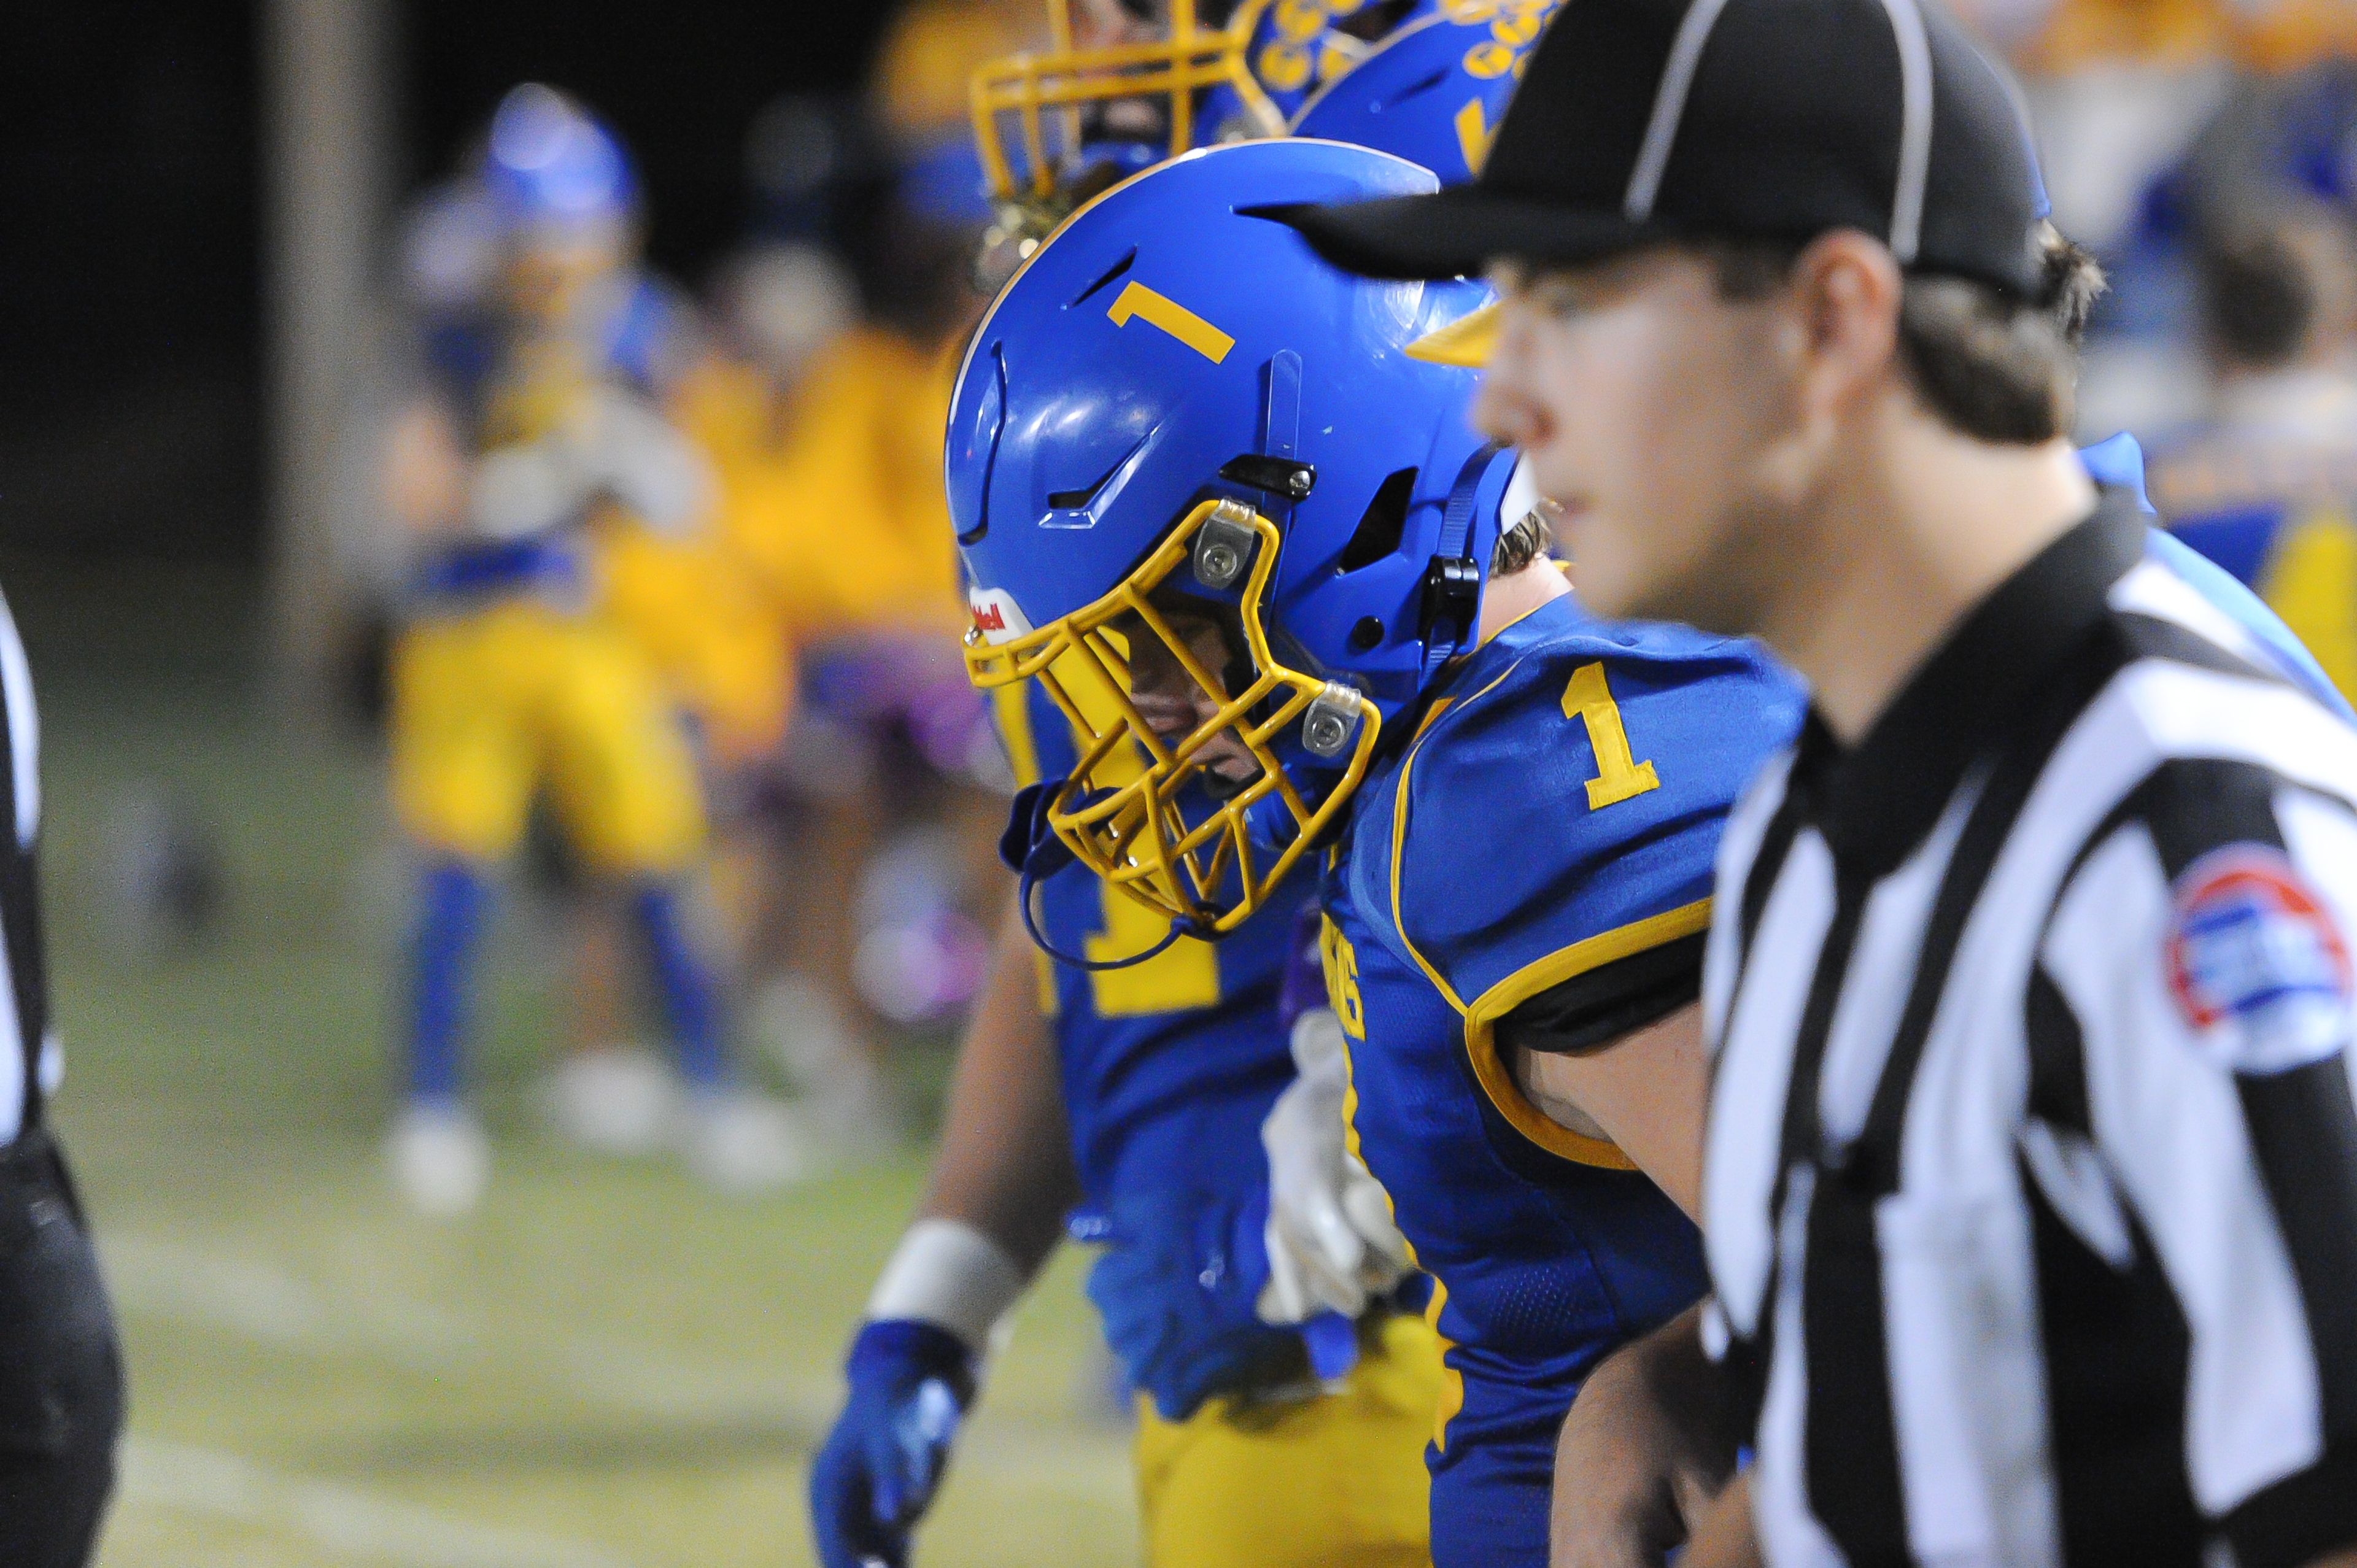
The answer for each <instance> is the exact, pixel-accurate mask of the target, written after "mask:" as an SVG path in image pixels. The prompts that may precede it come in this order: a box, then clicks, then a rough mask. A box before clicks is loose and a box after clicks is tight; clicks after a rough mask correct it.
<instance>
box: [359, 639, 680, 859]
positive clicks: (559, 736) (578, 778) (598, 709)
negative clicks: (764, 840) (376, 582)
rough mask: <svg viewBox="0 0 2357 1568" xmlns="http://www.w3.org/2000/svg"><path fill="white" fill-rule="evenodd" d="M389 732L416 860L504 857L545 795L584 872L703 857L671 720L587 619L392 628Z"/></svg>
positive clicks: (629, 659)
mask: <svg viewBox="0 0 2357 1568" xmlns="http://www.w3.org/2000/svg"><path fill="white" fill-rule="evenodd" d="M392 729H393V806H394V809H395V811H397V812H398V814H399V816H400V818H401V822H402V825H403V827H404V828H405V829H406V830H407V831H408V832H410V833H411V834H412V835H413V836H414V837H415V838H416V839H417V840H418V841H419V842H420V843H423V844H425V846H426V847H428V848H429V849H434V850H439V851H442V852H444V853H446V854H456V855H460V856H463V857H466V858H468V859H471V860H498V859H502V858H505V857H506V856H507V855H509V854H512V853H513V852H514V850H515V848H516V846H517V845H518V843H521V842H522V837H523V831H524V820H525V816H526V813H527V812H528V811H530V810H531V807H532V800H533V793H534V791H535V790H537V789H541V788H543V787H545V788H546V789H547V790H548V792H549V797H550V801H551V804H552V805H553V806H554V808H555V811H556V812H557V817H558V821H559V822H560V823H561V825H562V826H563V827H564V829H565V833H566V836H567V838H568V840H569V841H570V842H571V843H572V845H573V847H574V849H575V851H576V853H577V854H580V855H581V857H582V859H583V860H584V861H585V862H586V863H587V865H589V867H590V868H591V869H593V870H596V871H599V872H603V873H606V874H608V875H620V876H637V875H671V874H673V873H675V872H678V871H681V870H683V869H684V868H685V867H686V866H687V865H690V864H691V863H692V862H693V861H694V858H695V856H696V855H697V854H699V853H700V852H701V851H702V849H703V845H704V833H705V816H704V801H703V787H702V783H701V780H700V779H699V777H698V775H697V772H696V767H695V758H694V755H693V753H692V752H691V751H690V749H689V746H688V742H687V736H686V735H685V734H684V733H683V730H682V728H681V726H680V721H679V718H678V715H677V714H676V712H675V710H674V709H673V704H672V703H671V701H670V699H669V697H668V696H667V695H666V694H665V693H664V691H663V689H662V683H661V682H660V681H659V680H658V678H657V676H656V674H655V671H654V670H653V667H652V666H651V664H650V663H649V661H648V660H647V658H646V656H645V655H644V654H643V653H641V652H640V650H639V649H638V647H637V646H636V645H635V644H634V643H633V642H632V641H631V640H630V638H629V637H628V636H627V635H626V634H624V633H623V632H622V631H620V630H619V629H618V628H614V627H612V626H610V625H608V624H607V623H605V622H603V621H600V620H598V619H597V618H594V617H590V616H579V615H568V614H566V613H565V612H564V611H563V610H561V609H557V608H555V607H551V606H547V605H543V604H538V603H535V602H533V601H531V600H525V599H515V600H506V601H501V602H500V603H497V604H494V605H490V606H489V607H484V608H481V609H475V610H470V611H468V612H466V613H464V614H461V615H455V616H448V617H436V618H429V619H424V620H420V621H417V622H415V623H414V624H412V625H410V626H408V627H406V628H404V629H403V631H402V633H401V636H400V639H399V640H398V641H397V642H396V643H395V645H394V648H393V714H392Z"/></svg>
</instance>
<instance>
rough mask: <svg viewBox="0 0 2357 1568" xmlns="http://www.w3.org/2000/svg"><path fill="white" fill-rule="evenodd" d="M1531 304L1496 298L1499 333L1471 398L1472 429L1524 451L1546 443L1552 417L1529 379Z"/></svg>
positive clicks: (1509, 295) (1508, 298) (1550, 433)
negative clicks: (1477, 388) (1479, 382)
mask: <svg viewBox="0 0 2357 1568" xmlns="http://www.w3.org/2000/svg"><path fill="white" fill-rule="evenodd" d="M1530 310H1531V306H1530V305H1529V304H1528V303H1527V302H1525V301H1522V300H1519V299H1517V298H1516V297H1515V296H1514V295H1512V294H1511V293H1510V294H1508V295H1505V296H1504V297H1503V298H1501V300H1500V301H1499V302H1498V336H1497V341H1496V344H1495V346H1494V347H1493V348H1492V349H1491V351H1490V357H1489V359H1487V360H1484V361H1483V362H1482V366H1481V384H1480V388H1479V390H1477V391H1476V392H1475V393H1474V396H1473V409H1472V413H1471V418H1472V421H1473V428H1474V429H1476V430H1477V431H1479V432H1480V433H1481V435H1485V436H1487V437H1488V438H1489V439H1491V440H1492V441H1496V442H1500V443H1502V444H1503V445H1505V446H1514V447H1519V448H1521V449H1522V450H1523V451H1525V452H1527V451H1529V450H1531V449H1532V448H1534V447H1536V446H1544V445H1545V443H1546V440H1547V438H1548V437H1549V436H1550V435H1553V434H1554V432H1555V421H1554V420H1553V418H1552V417H1550V416H1549V414H1548V413H1547V410H1546V404H1545V403H1544V401H1543V400H1542V399H1541V398H1540V397H1539V396H1538V392H1537V389H1536V388H1535V387H1534V385H1533V384H1532V382H1531V376H1530V372H1531V356H1530V336H1531V335H1530Z"/></svg>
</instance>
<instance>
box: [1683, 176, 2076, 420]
mask: <svg viewBox="0 0 2357 1568" xmlns="http://www.w3.org/2000/svg"><path fill="white" fill-rule="evenodd" d="M2038 246H2039V252H2040V262H2041V263H2042V275H2041V277H2040V285H2039V290H2038V294H2037V295H2036V297H2035V298H2025V297H2023V296H2022V295H2018V294H2016V293H2013V292H2011V291H2009V290H2003V289H1999V288H1996V287H1994V286H1992V285H1988V284H1985V283H1981V282H1978V281H1976V280H1975V279H1972V278H1961V277H1952V276H1945V275H1941V274H1930V273H1910V274H1907V277H1906V280H1905V282H1904V284H1903V285H1902V286H1901V288H1900V295H1899V356H1900V363H1901V364H1903V365H1904V366H1905V367H1906V371H1907V380H1908V382H1909V384H1910V385H1911V386H1912V387H1913V388H1914V390H1915V395H1916V396H1917V397H1919V398H1921V400H1922V402H1923V403H1924V405H1925V406H1926V407H1928V408H1930V409H1931V411H1932V413H1935V414H1937V415H1938V416H1939V417H1940V419H1941V421H1942V422H1943V423H1944V424H1947V425H1948V426H1949V427H1950V428H1951V429H1953V430H1955V431H1957V432H1958V433H1959V434H1962V435H1969V436H1972V437H1973V438H1974V439H1975V440H1979V441H1988V442H1995V443H2002V444H2007V445H2022V446H2034V445H2036V444H2037V443H2039V442H2041V441H2050V440H2052V439H2053V438H2054V437H2055V436H2057V435H2062V434H2063V433H2064V432H2065V431H2067V430H2069V429H2070V427H2071V412H2072V411H2071V403H2072V392H2073V390H2074V389H2075V387H2076V384H2077V381H2078V369H2079V340H2080V338H2081V337H2082V336H2083V335H2084V333H2085V331H2086V328H2087V314H2088V312H2089V311H2090V310H2092V309H2093V307H2094V304H2095V299H2096V296H2097V295H2101V294H2102V293H2103V292H2104V269H2103V268H2102V267H2101V266H2100V265H2098V264H2097V263H2096V261H2095V258H2094V257H2093V256H2092V255H2090V254H2089V253H2088V252H2086V251H2085V250H2083V249H2082V248H2081V247H2080V246H2078V245H2077V244H2074V243H2073V242H2071V241H2070V240H2068V239H2066V238H2064V237H2063V235H2062V233H2061V231H2060V230H2058V229H2056V228H2055V227H2054V225H2052V224H2051V223H2045V224H2041V225H2040V228H2039V233H2038ZM1706 253H1707V254H1708V255H1709V257H1710V259H1711V261H1712V263H1713V266H1714V269H1715V270H1716V272H1717V280H1718V292H1719V295H1720V296H1721V297H1723V298H1726V299H1732V300H1749V299H1758V298H1760V297H1762V296H1764V295H1767V294H1769V293H1770V292H1771V291H1772V290H1774V289H1775V288H1777V287H1779V286H1780V285H1782V283H1783V282H1784V280H1785V278H1786V277H1787V276H1789V275H1790V274H1791V272H1792V263H1793V261H1794V260H1795V259H1796V258H1797V257H1798V256H1799V254H1800V252H1799V249H1798V248H1797V247H1794V246H1790V245H1783V244H1775V243H1764V244H1754V243H1719V244H1714V245H1711V246H1709V247H1707V248H1706Z"/></svg>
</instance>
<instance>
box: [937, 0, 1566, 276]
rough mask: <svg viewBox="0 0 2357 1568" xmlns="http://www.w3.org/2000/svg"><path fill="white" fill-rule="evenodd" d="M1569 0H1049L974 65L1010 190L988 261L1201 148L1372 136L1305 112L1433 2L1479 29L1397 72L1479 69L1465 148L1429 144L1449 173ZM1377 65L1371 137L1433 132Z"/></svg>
mask: <svg viewBox="0 0 2357 1568" xmlns="http://www.w3.org/2000/svg"><path fill="white" fill-rule="evenodd" d="M1557 3H1558V0H1048V35H1049V43H1048V46H1047V47H1046V48H1043V49H1037V50H1031V51H1027V52H1025V53H1021V54H1016V55H1010V56H1007V57H1006V58H1005V59H996V60H992V61H990V62H989V63H987V64H985V66H984V67H983V68H982V69H981V70H978V71H976V72H975V73H974V90H973V95H972V102H973V115H974V138H975V142H976V145H978V146H979V147H980V149H981V152H982V159H983V167H984V171H985V184H986V187H987V188H988V190H989V193H990V195H991V197H992V198H993V199H995V200H996V201H997V202H998V203H999V204H1000V219H999V223H998V226H997V228H996V231H994V234H995V238H996V240H997V241H998V242H999V243H998V244H997V245H996V246H995V247H993V248H991V249H989V250H986V251H985V258H984V260H983V262H982V263H980V270H981V271H982V272H983V274H984V275H985V276H986V277H988V278H990V279H991V281H993V282H994V283H996V282H998V281H1003V280H1004V278H1005V276H1006V272H1007V271H1008V270H1011V268H1012V266H1013V264H1014V263H1015V261H1017V260H1019V258H1020V257H1021V256H1023V255H1028V254H1029V252H1030V251H1031V250H1032V249H1034V248H1036V247H1037V245H1038V244H1039V241H1040V240H1041V239H1042V238H1044V237H1045V236H1046V235H1047V234H1048V233H1049V231H1052V230H1053V229H1054V227H1055V225H1056V224H1057V223H1059V222H1060V221H1062V220H1063V219H1064V218H1065V217H1066V216H1067V215H1069V214H1070V213H1071V211H1072V210H1073V209H1074V208H1076V207H1078V206H1079V205H1081V204H1082V202H1084V201H1086V200H1088V199H1090V198H1091V197H1092V196H1095V195H1096V194H1098V193H1099V192H1101V191H1103V190H1104V189H1106V188H1108V187H1110V186H1112V185H1113V184H1114V182H1115V181H1117V180H1119V179H1121V178H1124V177H1127V176H1128V175H1131V174H1134V173H1135V172H1137V171H1138V170H1139V169H1142V168H1146V167H1147V166H1151V165H1153V164H1155V163H1157V162H1160V161H1161V160H1163V159H1165V158H1171V157H1176V156H1179V154H1181V153H1184V152H1186V151H1188V150H1189V149H1190V148H1193V147H1202V146H1211V145H1217V144H1219V143H1222V142H1232V141H1240V140H1246V139H1250V138H1253V137H1258V136H1272V135H1277V134H1285V133H1286V132H1288V131H1290V133H1291V134H1296V135H1329V136H1335V137H1337V139H1340V140H1345V141H1356V140H1361V137H1359V136H1356V135H1351V134H1345V133H1344V132H1343V131H1341V130H1340V129H1339V128H1337V127H1332V126H1329V127H1324V128H1316V129H1312V128H1308V127H1305V126H1304V125H1303V124H1301V121H1302V118H1303V116H1304V115H1305V114H1306V113H1308V109H1309V106H1310V105H1311V103H1312V102H1314V101H1315V100H1316V98H1317V97H1318V94H1320V93H1321V92H1323V91H1325V90H1326V89H1328V88H1329V87H1331V86H1332V85H1333V84H1334V83H1335V82H1337V81H1341V80H1343V79H1344V78H1345V77H1346V76H1348V75H1350V74H1351V73H1353V72H1356V71H1358V70H1360V68H1361V66H1362V65H1363V64H1364V63H1365V62H1366V61H1368V60H1369V59H1372V58H1373V56H1374V55H1375V54H1376V53H1377V52H1379V51H1380V50H1381V49H1382V48H1383V47H1384V45H1386V44H1387V43H1389V42H1390V41H1391V40H1392V39H1394V38H1397V37H1398V36H1399V35H1400V34H1402V33H1404V32H1406V31H1408V30H1409V29H1411V28H1413V27H1417V26H1418V25H1420V24H1422V23H1425V22H1428V21H1432V20H1434V19H1436V18H1437V19H1442V20H1446V21H1448V22H1450V23H1452V24H1455V25H1457V26H1458V27H1466V28H1469V29H1471V32H1470V34H1469V36H1468V37H1467V38H1465V40H1464V54H1463V56H1462V59H1461V64H1458V65H1456V66H1455V67H1454V68H1453V69H1448V70H1440V71H1437V72H1428V73H1427V75H1426V77H1425V78H1423V79H1419V80H1406V79H1400V78H1394V79H1393V80H1392V81H1391V83H1390V85H1391V86H1392V87H1393V88H1394V91H1399V92H1405V93H1406V94H1408V95H1413V94H1415V93H1416V92H1420V91H1430V90H1432V89H1435V88H1442V89H1447V90H1450V91H1454V90H1455V89H1457V88H1458V87H1459V86H1462V85H1464V84H1466V83H1469V84H1470V85H1471V87H1472V89H1473V91H1469V92H1459V93H1458V96H1457V99H1456V102H1453V103H1452V104H1451V105H1450V108H1451V111H1452V113H1456V114H1458V115H1461V116H1463V117H1462V118H1461V119H1459V120H1458V121H1456V122H1455V123H1453V124H1451V125H1450V126H1449V127H1448V128H1449V131H1450V132H1451V133H1452V139H1453V140H1455V141H1457V142H1458V144H1459V146H1460V147H1461V148H1462V149H1463V150H1462V151H1460V152H1457V153H1445V154H1443V155H1442V156H1436V157H1435V158H1434V159H1433V160H1431V166H1433V167H1434V168H1436V169H1437V171H1438V172H1439V173H1440V174H1441V175H1442V176H1443V177H1450V178H1454V177H1459V176H1458V175H1457V174H1456V172H1455V171H1456V168H1457V166H1458V164H1459V163H1460V162H1465V161H1471V162H1473V163H1476V164H1478V162H1479V158H1480V152H1481V150H1483V149H1485V148H1486V146H1487V143H1488V136H1489V130H1490V128H1491V126H1492V125H1493V124H1495V121H1496V117H1497V110H1498V108H1499V107H1500V106H1501V103H1502V102H1503V98H1504V95H1505V93H1506V91H1510V90H1511V88H1512V82H1513V81H1514V80H1515V78H1516V77H1517V75H1518V74H1519V71H1520V65H1521V60H1522V59H1523V55H1524V54H1525V53H1526V52H1527V50H1528V49H1529V48H1530V46H1531V44H1532V43H1533V42H1534V40H1535V39H1536V38H1537V37H1538V35H1539V32H1540V30H1541V28H1542V27H1544V24H1545V20H1546V17H1547V16H1548V15H1549V14H1550V13H1552V12H1553V11H1554V9H1555V5H1556V4H1557ZM1406 58H1408V57H1407V56H1406V55H1405V54H1402V55H1398V56H1395V57H1394V64H1395V65H1396V64H1397V63H1398V62H1399V61H1401V60H1404V59H1406ZM1415 58H1417V59H1420V60H1421V59H1424V58H1425V57H1424V56H1423V55H1422V54H1418V55H1417V56H1416V57H1415ZM1369 81H1370V79H1369V78H1368V77H1366V76H1364V75H1361V76H1360V77H1359V85H1358V87H1357V88H1356V89H1355V90H1354V91H1355V93H1356V96H1357V98H1358V101H1359V103H1360V105H1361V107H1360V108H1359V109H1358V110H1357V111H1356V118H1357V120H1358V122H1359V124H1360V125H1361V128H1363V129H1365V130H1367V131H1369V132H1371V133H1372V136H1371V137H1370V138H1369V139H1368V145H1376V146H1385V147H1390V146H1392V145H1393V143H1394V140H1395V139H1396V138H1398V137H1399V136H1401V135H1402V134H1407V135H1410V136H1413V137H1415V138H1416V139H1418V140H1422V139H1424V137H1423V134H1422V133H1420V132H1415V131H1407V132H1403V130H1402V129H1401V128H1400V127H1398V126H1396V125H1395V124H1393V123H1391V121H1392V118H1395V117H1387V116H1386V109H1387V104H1386V101H1385V100H1383V98H1381V97H1379V96H1377V95H1374V94H1372V93H1371V92H1369V91H1367V87H1368V84H1369ZM1419 117H1420V111H1419ZM1419 161H1423V160H1422V159H1421V158H1419ZM995 258H1003V259H995Z"/></svg>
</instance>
